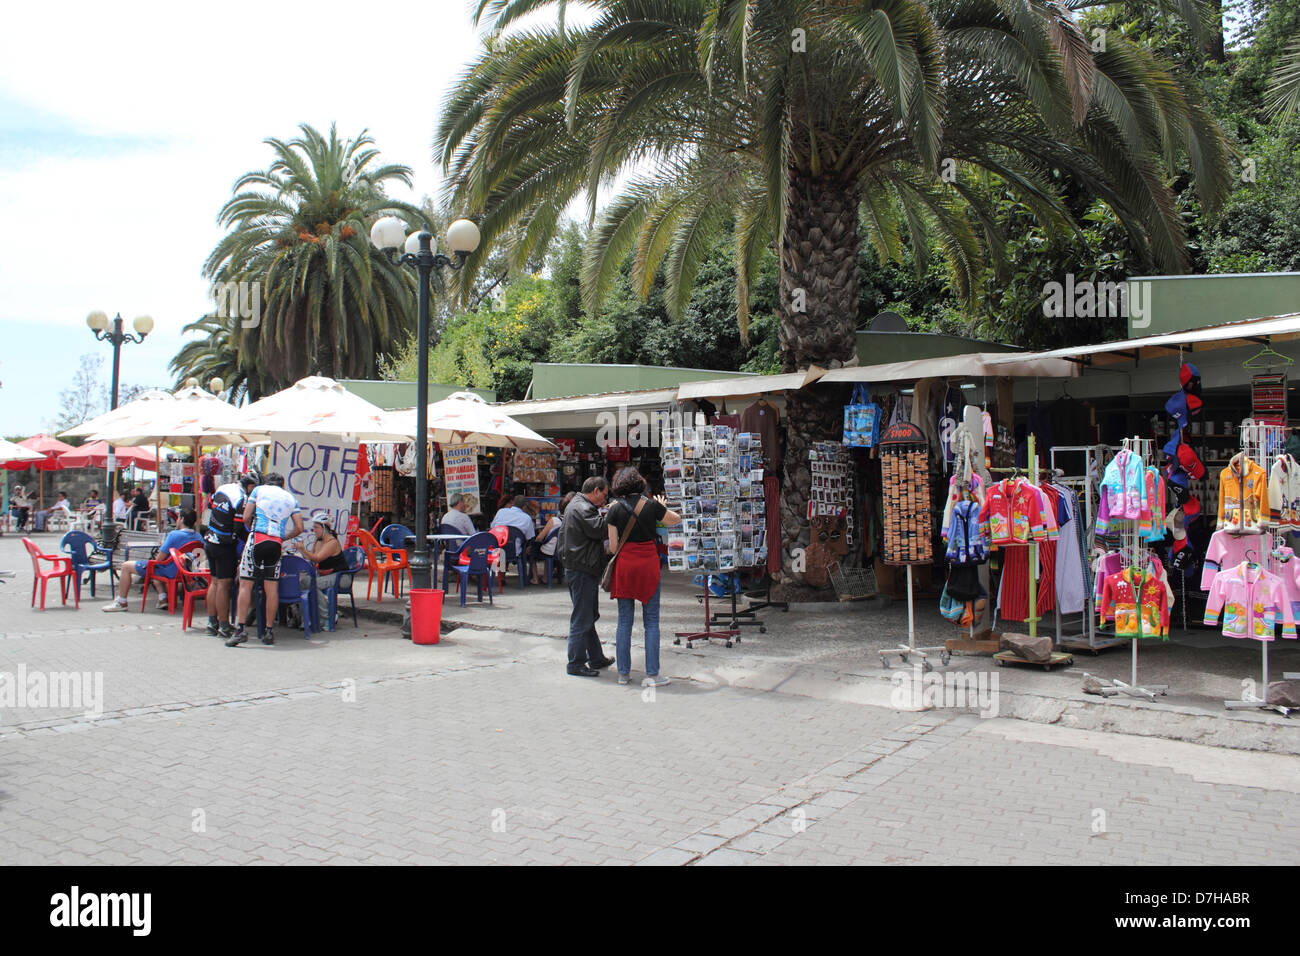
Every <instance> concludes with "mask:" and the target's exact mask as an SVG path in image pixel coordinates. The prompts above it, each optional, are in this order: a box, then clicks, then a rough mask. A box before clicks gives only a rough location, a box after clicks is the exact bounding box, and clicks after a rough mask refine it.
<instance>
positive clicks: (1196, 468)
mask: <svg viewBox="0 0 1300 956" xmlns="http://www.w3.org/2000/svg"><path fill="white" fill-rule="evenodd" d="M1178 463H1179V464H1180V465H1182V466H1183V467H1184V468H1185V469H1187V474H1188V475H1190V476H1191V477H1192V478H1195V479H1200V478H1204V477H1205V466H1204V465H1202V464H1201V459H1199V458H1197V457H1196V452H1195V451H1193V450H1192V446H1191V445H1179V446H1178Z"/></svg>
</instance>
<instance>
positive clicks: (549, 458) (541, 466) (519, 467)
mask: <svg viewBox="0 0 1300 956" xmlns="http://www.w3.org/2000/svg"><path fill="white" fill-rule="evenodd" d="M511 475H512V476H513V480H514V483H515V484H516V485H526V486H527V488H528V491H527V494H528V497H530V498H541V497H553V496H555V495H558V494H559V493H560V482H559V475H560V467H559V455H558V453H556V452H553V451H518V452H515V454H514V458H513V459H512V461H511Z"/></svg>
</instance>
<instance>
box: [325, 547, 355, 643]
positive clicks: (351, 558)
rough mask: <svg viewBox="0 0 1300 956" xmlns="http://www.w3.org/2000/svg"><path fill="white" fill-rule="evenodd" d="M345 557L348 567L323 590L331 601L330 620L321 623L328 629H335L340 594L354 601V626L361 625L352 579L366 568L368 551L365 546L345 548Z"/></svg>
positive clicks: (328, 612)
mask: <svg viewBox="0 0 1300 956" xmlns="http://www.w3.org/2000/svg"><path fill="white" fill-rule="evenodd" d="M343 557H344V558H345V559H347V562H348V569H347V570H346V571H344V572H343V573H342V574H340V575H339V576H338V578H337V579H336V580H335V582H334V583H333V584H332V585H330V586H329V587H327V588H324V589H323V590H322V591H321V593H322V594H324V595H325V599H326V601H328V602H329V606H328V608H327V609H326V613H327V614H328V615H329V620H328V621H325V622H324V623H323V624H322V625H321V628H322V629H323V630H326V631H332V630H334V615H335V614H336V613H338V606H339V595H340V594H346V595H347V596H348V600H349V601H351V602H352V626H353V627H358V626H359V625H358V624H357V599H356V598H355V597H353V596H352V579H353V578H354V577H355V576H356V575H357V574H358V573H359V572H361V571H362V570H363V569H364V568H365V566H366V552H365V549H364V548H358V547H352V548H345V549H344V550H343Z"/></svg>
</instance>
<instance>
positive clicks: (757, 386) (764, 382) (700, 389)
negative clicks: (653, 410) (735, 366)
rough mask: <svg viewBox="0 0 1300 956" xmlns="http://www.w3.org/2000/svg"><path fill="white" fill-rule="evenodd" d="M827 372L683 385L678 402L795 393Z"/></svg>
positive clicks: (815, 371)
mask: <svg viewBox="0 0 1300 956" xmlns="http://www.w3.org/2000/svg"><path fill="white" fill-rule="evenodd" d="M825 374H826V370H825V369H821V368H818V367H817V366H815V365H814V366H813V367H812V368H809V369H805V370H804V371H802V372H787V373H784V374H781V375H754V376H752V377H748V378H721V379H713V380H711V381H706V382H683V383H682V384H681V386H680V387H679V388H678V389H677V399H678V401H682V402H685V401H695V400H697V399H702V398H707V399H715V398H751V397H756V396H758V395H768V394H771V393H773V392H792V391H795V390H797V389H800V388H803V387H804V386H805V385H809V384H811V383H812V382H815V381H817V380H818V379H819V378H821V377H822V376H823V375H825Z"/></svg>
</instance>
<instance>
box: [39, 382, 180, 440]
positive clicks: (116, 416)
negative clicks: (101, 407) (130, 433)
mask: <svg viewBox="0 0 1300 956" xmlns="http://www.w3.org/2000/svg"><path fill="white" fill-rule="evenodd" d="M172 400H173V399H172V395H171V392H164V391H163V390H162V389H158V388H151V389H149V390H148V391H147V392H141V393H140V394H139V395H137V396H136V397H135V398H133V399H131V400H130V401H129V402H123V403H122V404H121V405H119V406H117V408H115V409H113V410H112V411H108V412H105V413H104V414H102V415H96V416H95V417H94V418H92V419H90V420H89V421H84V422H82V423H81V424H80V425H76V426H74V427H73V428H69V429H68V430H67V431H65V432H59V434H60V435H61V436H63V437H65V438H87V437H89V436H91V435H97V434H98V433H99V432H100V431H102V430H103V429H105V428H109V427H111V426H113V425H116V424H117V423H118V422H120V421H122V420H123V419H126V418H130V417H131V416H132V415H136V414H138V413H140V412H141V411H143V410H145V409H146V408H153V407H157V405H158V403H159V402H170V401H172Z"/></svg>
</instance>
